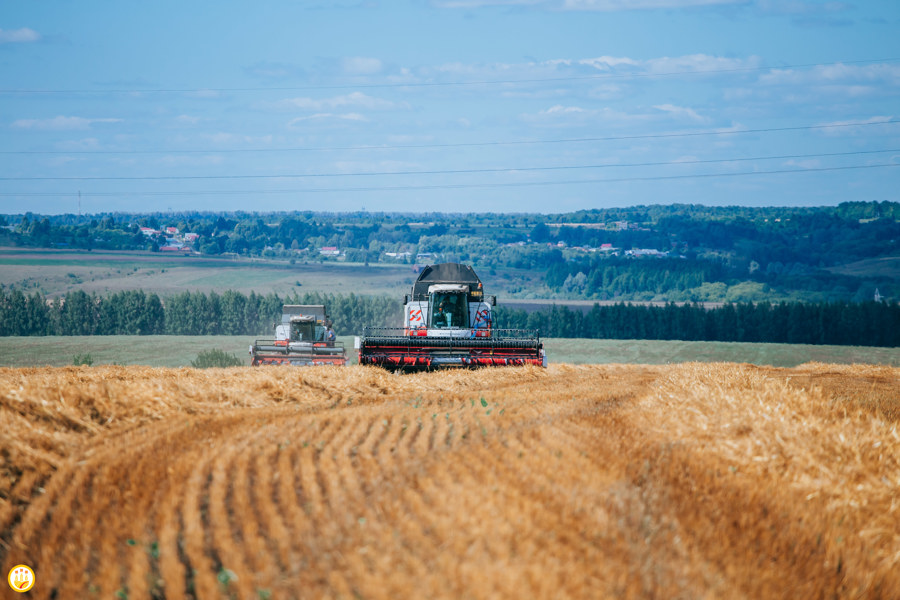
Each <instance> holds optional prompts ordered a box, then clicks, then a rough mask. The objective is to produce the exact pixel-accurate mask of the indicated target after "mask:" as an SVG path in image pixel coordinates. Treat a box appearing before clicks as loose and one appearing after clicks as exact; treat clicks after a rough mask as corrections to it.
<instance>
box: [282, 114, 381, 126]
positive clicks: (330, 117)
mask: <svg viewBox="0 0 900 600" xmlns="http://www.w3.org/2000/svg"><path fill="white" fill-rule="evenodd" d="M367 120H368V119H366V118H365V117H364V116H363V115H361V114H359V113H343V114H336V113H316V114H314V115H308V116H305V117H297V118H296V119H291V120H290V121H289V122H288V127H296V126H298V125H300V124H302V123H304V122H309V121H359V122H362V121H367Z"/></svg>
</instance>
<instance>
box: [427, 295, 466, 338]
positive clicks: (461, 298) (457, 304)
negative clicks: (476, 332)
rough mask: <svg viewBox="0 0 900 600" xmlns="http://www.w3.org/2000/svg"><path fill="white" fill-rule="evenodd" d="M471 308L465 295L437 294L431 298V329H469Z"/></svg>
mask: <svg viewBox="0 0 900 600" xmlns="http://www.w3.org/2000/svg"><path fill="white" fill-rule="evenodd" d="M468 326H469V306H468V303H467V302H466V296H465V294H460V293H453V292H435V293H434V294H432V297H431V327H436V328H439V329H442V328H447V327H468Z"/></svg>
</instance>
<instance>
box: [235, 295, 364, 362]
mask: <svg viewBox="0 0 900 600" xmlns="http://www.w3.org/2000/svg"><path fill="white" fill-rule="evenodd" d="M250 358H251V360H250V364H251V365H252V366H254V367H258V366H259V365H288V366H295V367H306V366H312V365H338V366H344V365H346V364H347V353H346V352H345V351H344V345H343V344H342V343H341V342H338V341H335V336H334V331H333V330H332V329H331V321H330V320H329V319H328V316H327V315H326V314H325V306H323V305H321V304H285V305H284V308H283V310H282V315H281V324H280V325H279V324H276V325H275V339H274V340H256V342H255V343H254V344H253V345H252V346H250Z"/></svg>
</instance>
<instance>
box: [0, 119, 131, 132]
mask: <svg viewBox="0 0 900 600" xmlns="http://www.w3.org/2000/svg"><path fill="white" fill-rule="evenodd" d="M121 122H122V119H87V118H85V117H65V116H62V115H60V116H58V117H53V118H52V119H19V120H17V121H13V122H12V124H11V125H10V127H12V128H13V129H32V130H36V131H74V130H84V129H90V128H91V127H92V126H93V125H95V124H97V123H121Z"/></svg>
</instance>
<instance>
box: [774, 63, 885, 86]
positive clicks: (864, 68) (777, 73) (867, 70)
mask: <svg viewBox="0 0 900 600" xmlns="http://www.w3.org/2000/svg"><path fill="white" fill-rule="evenodd" d="M759 82H760V83H763V84H768V85H810V84H831V83H853V82H855V83H859V82H868V83H871V82H882V83H888V84H891V85H900V65H897V64H890V63H879V64H872V65H847V64H843V63H836V64H831V65H819V66H816V67H812V68H809V69H772V70H771V71H768V72H766V73H763V74H762V75H760V77H759Z"/></svg>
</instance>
